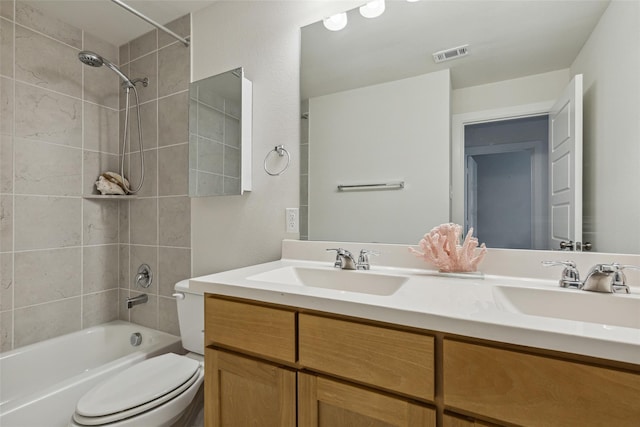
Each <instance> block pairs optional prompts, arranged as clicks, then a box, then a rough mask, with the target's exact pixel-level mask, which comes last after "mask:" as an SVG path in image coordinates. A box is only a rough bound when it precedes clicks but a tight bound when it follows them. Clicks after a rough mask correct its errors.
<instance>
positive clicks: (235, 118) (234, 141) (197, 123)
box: [189, 68, 252, 197]
mask: <svg viewBox="0 0 640 427" xmlns="http://www.w3.org/2000/svg"><path fill="white" fill-rule="evenodd" d="M251 94H252V92H251V82H250V81H249V80H247V79H246V78H245V77H244V72H243V69H242V68H236V69H234V70H231V71H227V72H225V73H222V74H218V75H215V76H212V77H207V78H205V79H202V80H198V81H196V82H193V83H191V84H190V85H189V196H191V197H204V196H227V195H240V194H242V193H243V192H244V191H249V190H251V108H252V107H251Z"/></svg>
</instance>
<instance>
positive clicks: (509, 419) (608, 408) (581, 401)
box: [443, 338, 640, 427]
mask: <svg viewBox="0 0 640 427" xmlns="http://www.w3.org/2000/svg"><path fill="white" fill-rule="evenodd" d="M443 364H444V365H443V370H444V379H443V383H444V404H445V406H446V407H447V408H449V409H452V410H461V411H465V412H469V413H472V414H477V415H479V416H485V417H489V418H491V419H496V420H500V421H504V422H506V423H511V424H518V425H523V426H538V425H544V426H558V427H564V426H600V425H601V426H616V427H623V426H629V427H631V426H634V427H637V426H638V425H640V403H639V401H638V398H639V396H640V374H638V373H637V372H636V373H634V372H628V371H625V370H618V369H610V368H606V367H602V366H594V365H592V364H587V363H582V362H578V361H570V360H565V359H561V358H556V357H548V356H542V355H537V354H528V353H525V352H521V351H514V350H510V349H503V348H497V347H493V346H489V345H482V344H476V343H469V342H463V341H457V340H451V339H446V338H445V339H444V345H443ZM453 425H456V424H453Z"/></svg>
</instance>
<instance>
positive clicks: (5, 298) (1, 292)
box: [0, 252, 13, 311]
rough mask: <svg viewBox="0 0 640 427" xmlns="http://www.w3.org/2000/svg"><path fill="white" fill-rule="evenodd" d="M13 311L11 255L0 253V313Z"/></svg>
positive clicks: (10, 253) (9, 253)
mask: <svg viewBox="0 0 640 427" xmlns="http://www.w3.org/2000/svg"><path fill="white" fill-rule="evenodd" d="M7 310H13V253H12V252H7V253H0V311H7Z"/></svg>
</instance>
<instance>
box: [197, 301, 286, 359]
mask: <svg viewBox="0 0 640 427" xmlns="http://www.w3.org/2000/svg"><path fill="white" fill-rule="evenodd" d="M205 340H206V345H210V344H218V345H222V346H226V347H230V348H233V349H237V350H243V351H247V352H249V353H253V354H255V355H259V356H262V357H265V358H270V359H276V360H281V361H285V362H290V363H295V361H296V313H295V312H294V311H289V310H284V309H279V308H272V307H264V306H261V305H255V304H250V303H245V302H240V301H230V300H226V299H221V298H217V297H214V296H207V299H206V302H205Z"/></svg>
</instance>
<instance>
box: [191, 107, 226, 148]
mask: <svg viewBox="0 0 640 427" xmlns="http://www.w3.org/2000/svg"><path fill="white" fill-rule="evenodd" d="M196 115H197V117H198V132H197V133H198V136H201V137H204V138H207V139H210V140H213V141H217V142H220V143H223V142H224V113H223V112H222V111H221V110H218V109H216V108H212V107H210V106H208V105H205V104H202V103H198V104H197V112H196Z"/></svg>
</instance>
